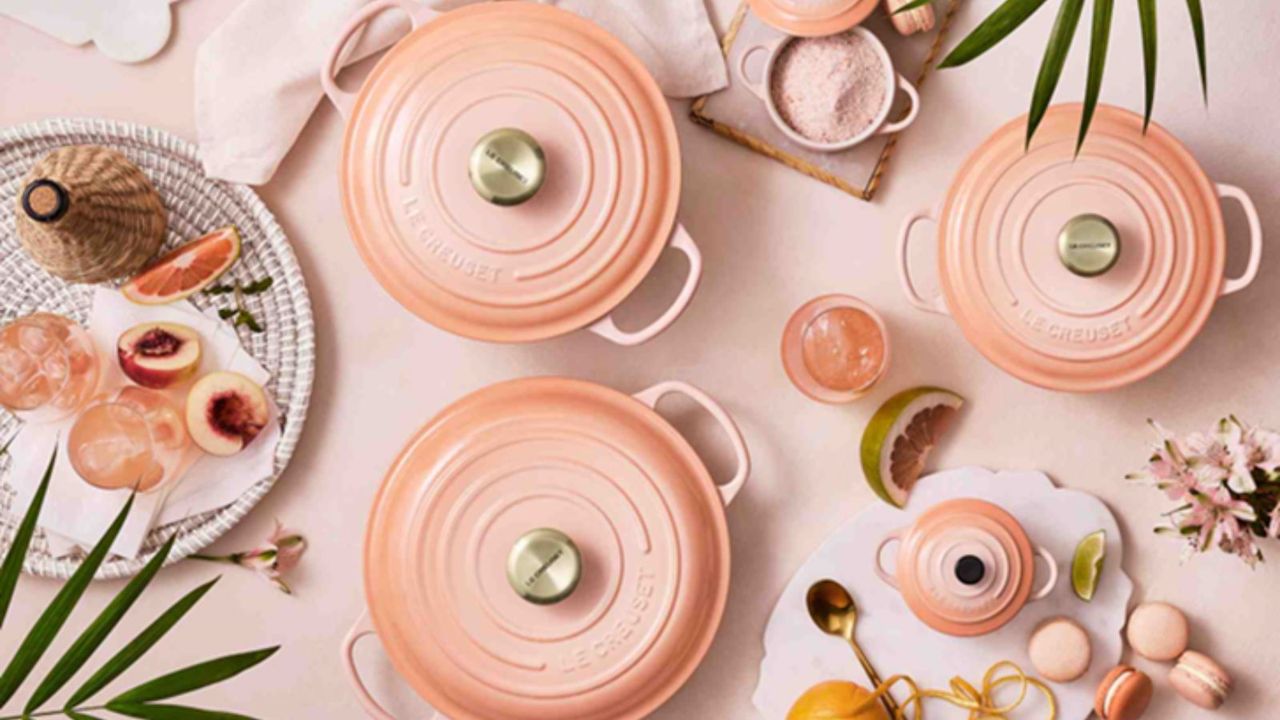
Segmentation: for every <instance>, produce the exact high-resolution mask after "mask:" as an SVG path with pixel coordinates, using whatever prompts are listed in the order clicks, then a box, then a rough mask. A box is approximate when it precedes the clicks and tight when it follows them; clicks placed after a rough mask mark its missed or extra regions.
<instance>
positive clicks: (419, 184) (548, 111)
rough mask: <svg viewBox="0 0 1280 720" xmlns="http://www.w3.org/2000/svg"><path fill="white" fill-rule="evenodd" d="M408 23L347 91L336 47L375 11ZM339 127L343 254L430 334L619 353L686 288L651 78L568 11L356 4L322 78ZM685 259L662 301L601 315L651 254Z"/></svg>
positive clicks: (661, 108) (408, 0) (670, 151)
mask: <svg viewBox="0 0 1280 720" xmlns="http://www.w3.org/2000/svg"><path fill="white" fill-rule="evenodd" d="M394 9H399V10H402V11H403V12H405V13H407V14H408V15H409V18H410V20H411V22H412V25H413V30H412V31H411V32H410V33H409V34H408V35H407V36H406V37H404V38H403V39H401V40H400V41H399V42H398V43H397V44H396V45H395V46H394V47H393V48H392V49H391V50H390V51H389V52H387V54H386V55H385V56H384V57H382V58H381V60H380V61H379V62H378V64H377V66H376V67H375V68H374V69H373V71H372V74H370V75H369V77H368V78H367V79H366V80H365V82H364V84H363V85H362V86H361V87H360V89H359V92H358V93H352V92H348V91H346V90H343V89H342V88H341V87H339V85H338V83H337V81H336V78H335V76H336V73H337V72H338V71H339V70H340V66H341V63H342V59H343V57H344V52H345V48H346V47H347V45H348V44H349V42H350V41H351V39H352V37H353V36H355V35H356V34H357V33H359V32H361V30H362V29H363V28H364V26H365V25H366V24H368V23H369V22H370V21H371V20H372V19H373V17H374V16H375V15H378V14H379V13H382V12H384V11H387V10H394ZM321 82H322V85H323V86H324V91H325V93H326V94H327V95H328V96H329V99H330V100H332V101H333V103H334V105H336V106H337V108H338V109H339V111H341V113H342V114H343V116H344V117H345V118H346V119H347V127H346V134H345V139H344V142H343V152H342V160H341V169H340V176H341V184H342V205H343V210H344V212H345V215H346V219H347V225H348V227H349V229H350V231H351V234H352V236H353V238H354V240H355V243H356V246H357V247H358V248H359V250H360V255H361V257H362V258H363V259H364V261H365V263H366V264H367V265H368V266H369V269H370V270H371V271H372V272H373V274H374V276H375V277H376V278H377V279H378V281H379V282H380V283H381V284H382V285H383V287H385V288H386V289H387V291H388V292H389V293H390V294H391V295H392V296H393V297H395V299H396V300H398V301H399V302H400V303H401V304H403V305H404V306H405V307H406V308H408V309H409V310H411V311H413V312H414V313H416V314H417V315H419V316H421V317H422V318H424V319H425V320H427V321H429V322H431V323H433V324H435V325H437V326H439V327H441V328H444V329H445V330H448V331H451V332H454V333H457V334H460V335H464V336H468V337H472V338H478V339H482V340H490V341H498V342H522V341H533V340H541V339H545V338H550V337H553V336H556V335H561V334H564V333H567V332H570V331H573V330H577V329H579V328H583V327H586V328H589V329H590V330H591V331H592V332H594V333H596V334H598V335H601V336H603V337H605V338H607V339H609V340H612V341H614V342H616V343H619V344H623V345H633V344H637V343H640V342H643V341H645V340H647V339H649V338H651V337H653V336H654V335H656V334H658V333H659V332H661V331H662V330H663V329H665V328H666V327H667V326H669V325H670V324H671V323H672V322H674V321H675V320H676V318H677V317H679V315H680V313H681V312H682V311H683V310H684V308H685V307H686V306H687V305H688V304H689V301H690V300H691V299H692V297H693V293H694V291H695V289H696V287H697V284H698V280H699V278H700V277H701V270H702V260H701V256H700V254H699V252H698V249H697V246H695V245H694V243H693V241H692V240H691V239H690V238H689V235H688V234H687V233H686V232H685V231H684V229H683V228H681V227H680V226H679V225H678V224H676V221H675V216H676V205H677V202H678V199H679V196H680V152H679V143H678V140H677V138H676V133H675V126H674V123H673V122H672V119H671V114H670V112H669V110H668V109H667V105H666V101H665V100H664V98H663V96H662V93H661V91H660V90H659V88H658V86H657V83H656V82H655V81H654V80H653V78H652V77H651V76H650V75H649V73H648V71H647V69H646V68H645V67H644V65H643V64H641V62H640V60H639V59H638V58H636V56H635V55H634V54H633V53H631V51H630V50H629V49H628V48H627V47H626V46H624V45H623V44H622V43H621V42H620V41H618V40H617V39H616V38H614V37H613V36H611V35H610V34H609V33H607V32H605V31H604V30H603V29H601V28H600V27H598V26H596V25H595V24H593V23H591V22H589V21H587V20H584V19H582V18H580V17H578V16H576V15H574V14H572V13H570V12H567V11H564V10H560V9H557V8H555V7H550V6H547V5H540V4H536V3H532V2H492V3H483V4H477V5H471V6H467V7H464V8H460V9H457V10H452V11H450V12H447V13H438V12H436V11H434V10H431V9H430V8H428V7H426V6H425V5H423V4H422V3H419V2H415V1H414V0H378V1H377V2H372V3H370V4H368V5H366V6H365V7H363V8H362V9H361V10H360V11H359V12H358V13H357V14H356V15H355V16H354V17H353V18H352V20H351V21H350V23H349V24H348V25H347V27H346V28H345V29H344V30H343V32H342V35H341V37H340V38H339V39H338V41H337V42H336V43H335V45H334V47H333V49H332V51H331V52H330V55H329V57H328V60H327V62H326V64H325V68H324V71H323V73H322V76H321ZM668 246H670V247H672V248H674V249H676V250H679V251H681V252H682V253H684V254H685V255H686V256H687V257H688V260H689V273H688V277H687V279H686V281H685V284H684V286H683V288H682V289H681V291H680V292H679V293H678V295H677V296H676V298H675V300H674V301H673V303H672V305H671V306H670V307H669V308H668V309H667V310H666V311H665V312H663V313H662V314H661V315H660V316H659V317H658V318H657V319H656V320H654V321H653V322H652V323H651V324H650V325H648V326H647V327H645V328H642V329H640V330H636V331H625V330H623V329H621V328H619V327H618V326H617V325H616V324H615V323H614V322H613V319H612V317H611V315H610V313H611V312H612V311H613V310H614V308H615V307H617V306H618V305H619V304H620V303H621V302H622V301H623V300H624V299H625V298H626V297H627V296H628V295H629V294H630V293H631V291H632V290H634V289H635V288H636V286H637V285H639V284H640V282H641V280H643V279H644V277H645V276H646V275H647V274H648V273H649V271H650V269H651V268H652V267H653V265H654V263H655V262H656V261H657V259H658V257H659V255H661V254H662V252H663V249H664V248H665V247H668Z"/></svg>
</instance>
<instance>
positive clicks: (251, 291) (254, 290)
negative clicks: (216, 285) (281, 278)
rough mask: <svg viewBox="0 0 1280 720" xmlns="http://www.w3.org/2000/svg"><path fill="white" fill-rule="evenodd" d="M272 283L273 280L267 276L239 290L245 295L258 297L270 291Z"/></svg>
mask: <svg viewBox="0 0 1280 720" xmlns="http://www.w3.org/2000/svg"><path fill="white" fill-rule="evenodd" d="M274 283H275V279H274V278H272V277H271V276H270V275H268V276H267V277H264V278H262V279H261V280H255V281H253V282H251V283H249V284H248V285H245V286H244V288H242V289H241V292H243V293H244V294H245V295H259V294H261V293H264V292H266V291H268V290H270V289H271V286H272V285H273V284H274Z"/></svg>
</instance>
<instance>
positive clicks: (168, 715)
mask: <svg viewBox="0 0 1280 720" xmlns="http://www.w3.org/2000/svg"><path fill="white" fill-rule="evenodd" d="M107 709H108V710H110V711H111V712H114V713H119V714H121V715H126V716H128V717H132V718H142V720H254V719H253V718H251V717H249V716H248V715H237V714H235V713H229V712H222V711H220V710H201V709H200V708H193V707H185V706H182V705H142V704H139V703H117V702H110V703H107Z"/></svg>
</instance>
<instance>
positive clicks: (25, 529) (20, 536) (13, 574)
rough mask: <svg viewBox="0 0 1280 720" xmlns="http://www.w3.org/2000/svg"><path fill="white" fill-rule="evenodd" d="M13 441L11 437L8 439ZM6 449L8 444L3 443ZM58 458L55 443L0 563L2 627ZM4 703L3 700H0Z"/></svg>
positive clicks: (0, 703)
mask: <svg viewBox="0 0 1280 720" xmlns="http://www.w3.org/2000/svg"><path fill="white" fill-rule="evenodd" d="M9 442H10V443H12V442H13V440H12V439H10V440H9ZM5 449H6V450H8V449H9V446H8V445H5ZM57 459H58V448H57V446H56V445H55V446H54V448H53V454H52V455H51V456H49V465H48V467H46V468H45V469H44V477H43V478H41V479H40V486H39V487H38V488H36V495H35V497H33V498H32V499H31V507H28V508H27V514H26V515H24V516H23V517H22V522H21V523H20V524H19V525H18V531H17V532H16V533H14V535H13V542H12V543H10V544H9V552H7V553H5V556H4V563H0V627H4V616H5V615H6V614H8V612H9V603H10V602H11V601H12V600H13V591H14V588H16V587H18V576H19V575H21V574H22V561H23V560H24V559H26V557H27V549H28V548H30V547H31V538H32V537H33V536H34V535H35V533H36V518H37V517H39V515H40V508H42V507H44V496H45V495H46V494H47V493H48V491H49V478H51V477H53V464H54V462H55V461H57ZM0 705H4V701H0Z"/></svg>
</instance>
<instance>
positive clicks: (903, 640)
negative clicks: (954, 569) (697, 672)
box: [752, 468, 1133, 720]
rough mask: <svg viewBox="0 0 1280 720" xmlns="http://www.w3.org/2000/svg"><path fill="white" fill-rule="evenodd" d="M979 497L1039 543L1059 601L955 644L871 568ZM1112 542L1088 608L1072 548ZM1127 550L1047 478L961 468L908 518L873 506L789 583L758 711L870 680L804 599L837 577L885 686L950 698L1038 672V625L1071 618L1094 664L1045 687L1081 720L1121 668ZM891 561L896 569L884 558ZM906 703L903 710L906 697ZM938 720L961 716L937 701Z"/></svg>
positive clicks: (1026, 710) (937, 481) (774, 714)
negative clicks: (1002, 671)
mask: <svg viewBox="0 0 1280 720" xmlns="http://www.w3.org/2000/svg"><path fill="white" fill-rule="evenodd" d="M956 497H974V498H981V499H984V500H988V501H990V502H994V503H996V504H997V505H1000V506H1001V507H1003V508H1005V509H1006V510H1008V511H1009V512H1011V513H1012V514H1013V515H1014V516H1015V517H1017V518H1018V520H1019V521H1020V522H1021V523H1022V525H1023V527H1024V528H1026V530H1027V533H1028V534H1029V535H1030V536H1031V538H1032V541H1033V542H1035V543H1038V544H1040V545H1044V546H1045V547H1046V548H1048V550H1049V551H1050V552H1052V553H1053V555H1054V557H1055V558H1057V560H1058V568H1059V570H1060V571H1061V577H1060V578H1059V580H1058V585H1057V587H1055V588H1054V590H1053V593H1052V594H1051V595H1050V596H1049V597H1047V598H1046V599H1044V600H1041V601H1040V602H1035V603H1030V604H1028V605H1027V606H1026V607H1025V608H1024V609H1023V610H1022V612H1021V613H1019V614H1018V617H1016V618H1015V619H1014V620H1013V621H1012V622H1011V623H1009V624H1008V625H1006V626H1004V627H1003V628H1001V629H1000V630H997V631H996V632H994V633H991V634H989V635H983V636H980V637H976V638H956V637H951V636H948V635H944V634H942V633H939V632H937V631H935V630H933V629H931V628H929V627H928V626H926V625H925V624H924V623H922V622H921V621H920V620H918V619H916V617H915V616H914V615H912V614H911V611H910V610H908V609H907V606H906V604H905V603H904V602H903V601H902V599H901V596H899V595H898V593H897V591H895V590H894V589H893V588H891V587H889V586H887V585H885V584H884V583H883V582H881V581H880V579H879V578H877V577H876V574H875V571H874V570H873V566H872V563H873V562H874V558H873V555H874V553H875V548H876V546H877V545H878V544H879V541H880V538H882V537H884V535H885V534H886V533H888V532H890V531H892V530H894V529H896V528H899V527H902V526H904V525H907V524H909V523H910V522H911V521H912V520H913V519H914V518H915V516H917V515H919V514H920V513H921V512H922V511H923V510H924V509H925V508H927V507H929V506H931V505H934V504H936V503H938V502H940V501H942V500H947V499H950V498H956ZM1099 529H1102V530H1106V531H1107V557H1106V561H1105V563H1104V566H1103V572H1102V578H1101V581H1100V584H1099V586H1098V593H1097V595H1096V596H1095V597H1094V599H1093V602H1091V603H1086V602H1083V601H1081V600H1080V599H1078V598H1077V597H1076V596H1075V593H1074V592H1072V590H1071V580H1070V565H1071V556H1072V554H1073V553H1074V552H1075V547H1076V545H1077V544H1078V543H1079V542H1080V540H1081V539H1082V538H1083V537H1084V536H1085V535H1087V534H1089V533H1091V532H1093V531H1095V530H1099ZM1122 550H1123V548H1122V543H1121V537H1120V528H1119V526H1118V525H1117V524H1116V520H1115V517H1114V516H1113V515H1112V514H1111V511H1110V510H1109V509H1107V506H1106V505H1105V504H1103V502H1102V501H1101V500H1099V499H1098V498H1096V497H1094V496H1093V495H1090V494H1088V493H1084V492H1078V491H1073V490H1064V489H1059V488H1057V487H1056V486H1054V484H1053V481H1051V480H1050V479H1049V478H1048V476H1046V475H1045V474H1044V473H1040V472H999V473H993V472H991V471H990V470H986V469H983V468H961V469H957V470H949V471H945V472H940V473H935V474H933V475H930V476H928V477H926V478H924V479H922V480H921V481H920V483H919V484H918V485H917V486H916V489H915V490H914V491H913V492H912V495H911V500H910V501H909V502H908V503H907V507H906V508H905V509H903V510H898V509H896V508H893V507H890V506H889V505H887V504H885V503H880V502H877V503H875V504H874V505H872V506H870V507H868V508H867V509H866V510H864V511H862V512H861V513H860V514H859V515H858V516H857V517H855V518H853V519H852V520H850V521H849V522H848V523H846V524H845V525H844V526H843V527H841V528H840V529H839V530H837V531H836V532H835V533H834V534H833V535H832V536H831V537H829V538H827V540H826V541H825V542H824V543H823V544H822V546H821V547H819V548H818V549H817V551H815V552H814V553H813V554H812V555H811V556H810V557H809V559H808V560H807V561H805V563H804V565H803V566H802V567H801V568H800V569H799V570H798V571H797V572H796V574H795V575H794V576H792V578H791V582H790V583H788V585H787V588H786V590H784V591H783V593H782V597H781V598H780V599H779V600H778V604H777V606H776V607H775V608H774V611H773V614H772V616H770V618H769V624H768V625H767V626H766V628H765V633H764V646H765V656H764V659H763V660H762V661H761V663H760V678H759V683H758V684H757V686H756V691H755V695H754V696H753V698H752V701H753V702H754V703H755V706H756V708H757V709H758V710H759V711H760V712H761V713H762V715H763V716H764V717H765V718H769V719H770V720H772V719H773V718H782V717H785V716H786V714H787V710H788V709H789V708H790V707H791V703H792V702H794V701H795V699H796V698H797V697H799V696H800V694H801V693H803V692H804V691H805V690H806V689H808V688H809V687H810V686H812V685H814V684H816V683H819V682H822V681H824V680H831V679H847V680H852V681H853V682H856V683H858V684H860V685H864V686H865V685H868V684H869V681H868V680H867V679H866V677H865V676H864V675H863V674H862V670H861V669H860V668H859V667H858V664H857V662H856V661H855V660H854V657H853V653H852V652H851V651H850V650H849V648H848V646H846V645H845V644H844V643H843V641H841V640H838V639H836V638H831V637H828V636H826V635H823V634H822V633H821V632H819V631H818V629H817V628H815V627H814V626H813V624H812V623H811V622H810V620H809V616H808V614H807V613H806V611H805V605H804V597H805V592H806V591H807V590H808V588H809V585H810V584H811V583H813V582H814V581H816V580H820V579H822V578H824V577H830V578H833V579H835V580H839V581H840V582H842V583H844V584H845V585H846V586H847V587H848V588H849V590H850V591H851V592H852V593H853V595H854V599H855V601H856V602H857V604H858V609H859V611H860V612H859V618H858V630H857V636H858V642H859V643H860V644H861V645H862V647H863V649H864V650H866V652H867V655H868V656H869V657H870V658H871V661H872V663H873V664H874V665H875V666H876V670H877V671H879V673H880V674H881V676H883V677H886V678H887V677H889V676H891V675H894V674H897V673H905V674H909V675H911V676H912V677H913V678H915V679H916V681H917V682H919V683H920V685H921V687H930V688H946V687H947V684H948V682H949V681H950V679H951V678H952V677H954V676H956V675H961V676H963V677H964V678H966V679H967V680H969V681H970V682H972V683H974V684H975V685H976V684H978V683H980V682H981V679H982V674H983V673H984V672H985V671H986V669H987V668H988V667H989V666H990V665H992V664H993V663H995V662H997V661H999V660H1012V661H1014V662H1016V663H1018V664H1019V665H1021V666H1022V667H1023V668H1024V669H1025V670H1027V671H1028V672H1029V673H1034V669H1033V668H1032V667H1031V661H1030V660H1029V659H1028V658H1027V638H1028V637H1029V636H1030V634H1031V632H1032V630H1034V629H1035V627H1036V625H1038V624H1039V623H1040V622H1041V621H1043V620H1045V619H1048V618H1051V617H1055V616H1058V615H1067V616H1070V617H1072V618H1074V619H1075V620H1076V621H1077V622H1079V623H1080V624H1081V625H1083V626H1084V627H1085V628H1086V629H1087V630H1088V632H1089V635H1090V637H1091V639H1092V640H1093V664H1092V665H1091V666H1090V667H1089V672H1088V673H1087V674H1086V675H1085V676H1084V677H1083V678H1081V679H1080V680H1077V681H1076V682H1074V683H1069V684H1058V683H1050V687H1051V688H1053V690H1054V694H1055V695H1056V696H1057V700H1058V706H1059V714H1058V717H1059V718H1061V720H1084V719H1085V718H1086V717H1088V716H1089V713H1090V712H1091V711H1092V707H1093V696H1094V691H1095V690H1096V689H1097V687H1098V683H1099V682H1101V680H1102V676H1103V675H1105V674H1106V672H1107V671H1108V670H1109V669H1111V667H1112V666H1114V665H1115V664H1116V663H1117V662H1119V661H1120V656H1121V652H1122V650H1123V642H1122V639H1121V636H1120V631H1121V628H1122V627H1123V626H1124V622H1125V617H1126V615H1127V610H1128V605H1129V599H1130V596H1131V595H1132V594H1133V583H1132V581H1130V579H1129V577H1128V576H1127V575H1125V573H1124V570H1123V568H1122V566H1121V561H1122ZM886 562H890V561H889V560H888V559H887V558H886ZM899 699H902V697H901V693H899ZM1043 703H1044V701H1043V700H1042V699H1040V698H1039V697H1038V694H1037V695H1036V696H1035V697H1033V696H1031V695H1029V696H1028V700H1027V702H1026V703H1024V706H1023V709H1020V710H1019V711H1017V712H1016V713H1015V715H1014V717H1015V718H1043V717H1046V713H1045V709H1046V708H1045V706H1044V704H1043ZM927 705H928V708H929V709H928V710H927V715H928V716H929V717H930V718H932V719H933V720H939V719H941V720H947V719H949V718H964V717H966V713H965V712H964V711H962V710H960V709H958V708H953V707H950V706H947V705H945V704H943V703H940V702H938V701H927Z"/></svg>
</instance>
